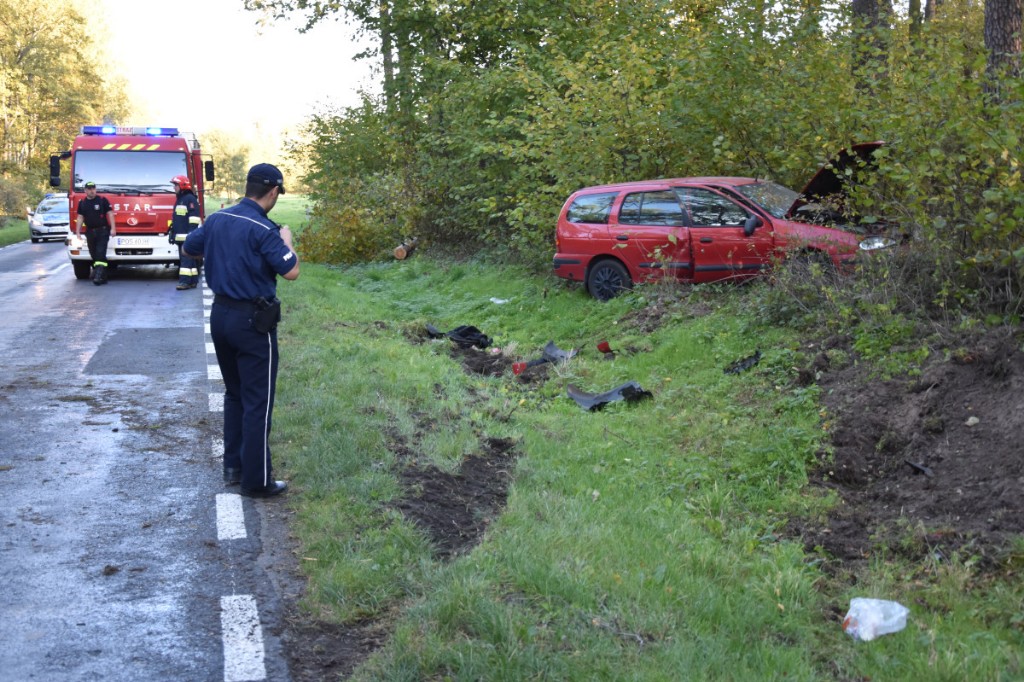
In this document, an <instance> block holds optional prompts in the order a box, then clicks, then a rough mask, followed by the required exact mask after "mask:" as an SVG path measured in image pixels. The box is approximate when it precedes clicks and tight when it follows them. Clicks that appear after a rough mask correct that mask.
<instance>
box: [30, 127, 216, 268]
mask: <svg viewBox="0 0 1024 682" xmlns="http://www.w3.org/2000/svg"><path fill="white" fill-rule="evenodd" d="M188 135H189V136H188V137H186V134H183V133H180V132H178V129H177V128H145V127H130V126H112V125H102V126H82V130H81V134H79V135H78V136H76V137H75V141H74V144H73V146H72V148H71V150H70V151H65V152H61V153H59V154H53V155H52V156H50V185H51V186H53V187H60V186H61V178H60V162H61V161H62V160H67V159H70V166H71V167H70V171H71V176H70V180H69V181H68V202H69V204H70V206H69V209H70V215H71V234H70V235H69V237H68V240H67V247H68V256H69V257H70V258H71V265H72V267H73V268H74V271H75V277H77V278H78V279H88V278H89V273H90V268H91V267H92V260H91V258H90V257H89V248H88V246H86V243H85V236H84V234H83V235H82V237H76V236H75V234H74V232H75V224H76V222H77V219H78V202H79V200H80V199H82V198H83V197H84V196H85V183H86V182H95V183H96V192H97V194H100V195H102V196H105V197H106V198H107V200H108V201H110V204H111V205H112V206H113V208H114V214H115V225H116V228H117V229H116V230H115V232H116V234H115V236H113V237H111V238H110V242H109V244H108V245H107V263H109V264H110V266H112V267H116V266H117V265H118V264H129V263H130V264H134V265H142V264H166V265H173V264H177V263H178V260H179V256H178V247H177V246H176V245H174V244H172V243H170V242H169V241H168V239H167V233H168V231H169V230H170V225H171V218H172V216H173V214H174V201H175V196H174V187H173V186H172V185H171V178H173V177H174V176H176V175H185V176H188V178H189V179H190V180H191V181H192V189H193V191H194V192H195V194H196V198H197V199H199V210H200V215H201V217H202V218H204V219H205V217H206V213H205V209H204V207H203V199H204V193H205V190H204V189H203V180H204V179H205V180H208V181H212V180H213V179H214V173H213V161H212V160H207V161H205V162H204V161H203V159H202V153H201V152H200V149H199V142H198V140H196V138H195V135H192V134H191V133H189V134H188Z"/></svg>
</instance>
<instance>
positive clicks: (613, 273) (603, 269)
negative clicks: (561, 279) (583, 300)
mask: <svg viewBox="0 0 1024 682" xmlns="http://www.w3.org/2000/svg"><path fill="white" fill-rule="evenodd" d="M632 286H633V280H631V279H630V278H629V272H627V271H626V268H625V266H624V265H623V264H622V263H620V262H619V261H617V260H603V261H600V262H599V263H596V264H594V266H593V267H591V268H590V272H589V273H587V291H589V292H590V295H591V296H593V297H594V298H596V299H597V300H599V301H607V300H609V299H612V298H615V297H616V296H618V295H619V294H620V293H622V292H623V291H626V290H627V289H630V288H632Z"/></svg>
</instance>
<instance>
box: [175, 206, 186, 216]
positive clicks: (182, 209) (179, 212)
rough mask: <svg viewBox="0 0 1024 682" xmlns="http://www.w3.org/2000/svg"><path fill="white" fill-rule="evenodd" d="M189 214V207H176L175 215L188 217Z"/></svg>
mask: <svg viewBox="0 0 1024 682" xmlns="http://www.w3.org/2000/svg"><path fill="white" fill-rule="evenodd" d="M187 213H188V207H187V206H182V205H180V204H179V205H178V206H175V207H174V215H186V214H187Z"/></svg>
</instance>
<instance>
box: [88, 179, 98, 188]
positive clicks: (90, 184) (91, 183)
mask: <svg viewBox="0 0 1024 682" xmlns="http://www.w3.org/2000/svg"><path fill="white" fill-rule="evenodd" d="M95 186H96V183H95V182H93V181H92V180H90V181H89V182H87V183H85V188H86V189H91V188H93V187H95Z"/></svg>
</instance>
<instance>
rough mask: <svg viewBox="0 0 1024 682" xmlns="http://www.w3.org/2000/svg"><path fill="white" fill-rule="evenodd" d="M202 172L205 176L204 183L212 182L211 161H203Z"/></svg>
mask: <svg viewBox="0 0 1024 682" xmlns="http://www.w3.org/2000/svg"><path fill="white" fill-rule="evenodd" d="M203 172H204V173H205V175H206V181H207V182H213V181H214V176H213V161H212V160H211V161H204V162H203Z"/></svg>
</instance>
